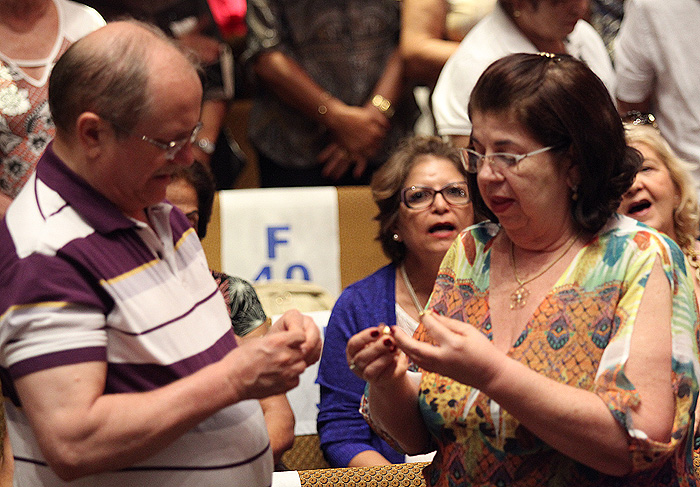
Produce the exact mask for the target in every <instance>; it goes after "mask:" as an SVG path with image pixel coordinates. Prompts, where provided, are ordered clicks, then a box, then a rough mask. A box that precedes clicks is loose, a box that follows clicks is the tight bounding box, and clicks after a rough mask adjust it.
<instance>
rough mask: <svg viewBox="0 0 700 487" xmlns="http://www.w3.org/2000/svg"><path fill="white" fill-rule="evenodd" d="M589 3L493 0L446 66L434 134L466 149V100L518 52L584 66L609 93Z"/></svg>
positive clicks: (436, 98)
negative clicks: (485, 75) (561, 56)
mask: <svg viewBox="0 0 700 487" xmlns="http://www.w3.org/2000/svg"><path fill="white" fill-rule="evenodd" d="M588 7H589V0H498V1H497V2H496V7H495V8H494V11H493V12H492V13H491V14H489V15H487V16H486V17H485V18H484V19H483V20H482V21H481V22H479V24H477V25H476V26H475V27H474V28H473V29H472V30H471V32H469V34H467V36H466V37H465V38H464V40H463V41H462V43H461V44H460V46H459V48H458V49H457V51H456V52H455V53H454V55H452V56H451V57H450V59H449V60H448V61H447V63H446V64H445V67H444V68H443V70H442V72H441V73H440V77H439V78H438V82H437V85H436V86H435V91H434V93H433V98H432V108H433V113H434V115H435V121H436V124H437V129H438V134H440V135H447V136H451V137H452V138H453V139H454V143H455V145H456V146H457V147H466V146H467V144H468V143H469V134H470V132H471V126H472V124H471V121H470V118H469V113H468V112H467V104H468V102H469V95H470V94H471V91H472V89H473V87H474V85H475V84H476V80H477V79H478V78H479V76H480V75H481V73H482V72H483V71H484V70H485V69H486V68H487V67H488V65H489V64H491V63H492V62H494V61H495V60H497V59H499V58H501V57H503V56H506V55H508V54H512V53H517V52H527V53H533V54H534V53H538V52H548V53H566V54H570V55H572V56H574V57H576V58H578V59H581V60H583V61H584V62H585V63H586V64H587V65H588V66H589V67H590V68H591V69H592V70H593V72H595V73H596V74H597V75H598V77H599V78H601V79H602V80H603V82H604V83H605V85H606V86H607V88H608V90H609V91H610V93H611V94H612V93H614V90H613V86H614V81H615V75H614V72H613V68H612V63H611V61H610V56H609V55H608V52H607V50H606V49H605V44H604V43H603V40H602V39H601V38H600V35H598V33H597V32H596V31H595V29H593V27H591V26H590V24H588V23H587V22H586V21H584V20H582V19H583V18H584V17H586V16H587V15H588Z"/></svg>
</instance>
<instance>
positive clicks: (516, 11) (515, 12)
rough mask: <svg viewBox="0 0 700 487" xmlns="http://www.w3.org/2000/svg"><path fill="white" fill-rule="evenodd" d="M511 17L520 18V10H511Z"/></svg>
mask: <svg viewBox="0 0 700 487" xmlns="http://www.w3.org/2000/svg"><path fill="white" fill-rule="evenodd" d="M513 17H515V18H516V19H517V18H518V17H520V10H513Z"/></svg>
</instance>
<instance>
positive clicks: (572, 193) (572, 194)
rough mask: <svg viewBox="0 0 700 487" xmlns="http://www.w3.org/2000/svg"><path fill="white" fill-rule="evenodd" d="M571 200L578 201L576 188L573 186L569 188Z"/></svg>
mask: <svg viewBox="0 0 700 487" xmlns="http://www.w3.org/2000/svg"><path fill="white" fill-rule="evenodd" d="M571 199H572V200H574V201H578V186H574V187H573V188H571Z"/></svg>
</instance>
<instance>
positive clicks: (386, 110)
mask: <svg viewBox="0 0 700 487" xmlns="http://www.w3.org/2000/svg"><path fill="white" fill-rule="evenodd" d="M372 105H374V106H375V107H377V109H378V110H379V111H380V112H382V113H383V114H384V116H385V117H386V118H391V117H393V116H394V107H392V106H391V102H390V101H389V100H387V99H386V98H384V97H383V96H382V95H380V94H376V95H374V96H373V97H372Z"/></svg>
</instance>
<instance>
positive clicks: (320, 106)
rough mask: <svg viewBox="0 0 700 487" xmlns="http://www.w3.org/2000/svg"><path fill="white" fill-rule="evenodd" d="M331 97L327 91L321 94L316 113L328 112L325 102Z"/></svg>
mask: <svg viewBox="0 0 700 487" xmlns="http://www.w3.org/2000/svg"><path fill="white" fill-rule="evenodd" d="M331 98H333V95H331V94H330V93H328V92H327V91H324V92H323V95H321V103H319V104H318V108H317V110H318V113H320V114H321V115H325V114H326V113H328V107H327V106H326V102H327V101H328V100H330V99H331Z"/></svg>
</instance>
